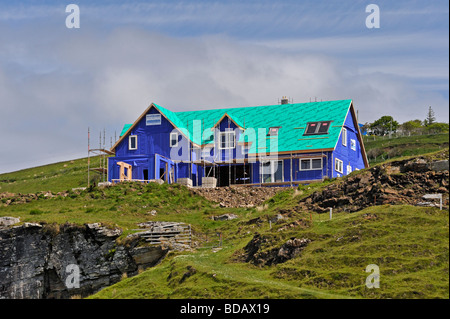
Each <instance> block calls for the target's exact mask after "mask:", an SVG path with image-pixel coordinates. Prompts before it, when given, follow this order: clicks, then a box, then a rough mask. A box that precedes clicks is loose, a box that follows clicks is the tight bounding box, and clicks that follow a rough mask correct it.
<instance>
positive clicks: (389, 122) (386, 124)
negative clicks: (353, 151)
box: [370, 115, 398, 136]
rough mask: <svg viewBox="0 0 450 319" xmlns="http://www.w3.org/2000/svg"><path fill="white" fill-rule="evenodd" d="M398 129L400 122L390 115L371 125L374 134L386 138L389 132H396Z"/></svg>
mask: <svg viewBox="0 0 450 319" xmlns="http://www.w3.org/2000/svg"><path fill="white" fill-rule="evenodd" d="M397 128H398V122H397V121H395V120H394V118H393V117H392V116H390V115H385V116H382V117H381V118H379V119H378V120H376V121H375V122H373V123H372V124H370V129H371V131H372V134H374V135H378V136H384V135H386V134H389V132H396V131H397Z"/></svg>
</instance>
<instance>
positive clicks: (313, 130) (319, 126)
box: [303, 121, 332, 135]
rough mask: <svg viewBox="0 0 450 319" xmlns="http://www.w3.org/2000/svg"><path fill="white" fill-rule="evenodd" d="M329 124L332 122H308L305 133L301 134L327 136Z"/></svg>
mask: <svg viewBox="0 0 450 319" xmlns="http://www.w3.org/2000/svg"><path fill="white" fill-rule="evenodd" d="M331 122H332V121H321V122H308V125H307V126H306V130H305V133H303V135H321V134H328V130H329V128H330V123H331Z"/></svg>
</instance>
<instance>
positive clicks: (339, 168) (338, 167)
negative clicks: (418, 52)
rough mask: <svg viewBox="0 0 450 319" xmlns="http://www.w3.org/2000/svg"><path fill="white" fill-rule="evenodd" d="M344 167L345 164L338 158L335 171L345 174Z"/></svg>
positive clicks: (335, 160) (335, 162)
mask: <svg viewBox="0 0 450 319" xmlns="http://www.w3.org/2000/svg"><path fill="white" fill-rule="evenodd" d="M343 166H344V163H343V162H342V161H341V160H340V159H338V158H335V159H334V169H335V170H336V172H339V173H341V174H343Z"/></svg>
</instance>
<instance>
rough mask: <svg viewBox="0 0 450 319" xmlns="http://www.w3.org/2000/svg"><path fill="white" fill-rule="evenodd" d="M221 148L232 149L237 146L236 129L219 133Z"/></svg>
mask: <svg viewBox="0 0 450 319" xmlns="http://www.w3.org/2000/svg"><path fill="white" fill-rule="evenodd" d="M219 137H220V139H219V149H221V150H225V149H232V148H235V147H236V146H235V134H234V131H229V132H220V133H219Z"/></svg>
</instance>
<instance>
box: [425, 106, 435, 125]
mask: <svg viewBox="0 0 450 319" xmlns="http://www.w3.org/2000/svg"><path fill="white" fill-rule="evenodd" d="M434 122H436V118H435V117H434V111H433V109H432V108H431V106H430V107H429V108H428V114H427V118H426V119H425V120H424V121H423V124H424V125H425V126H429V125H431V124H433V123H434Z"/></svg>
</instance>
